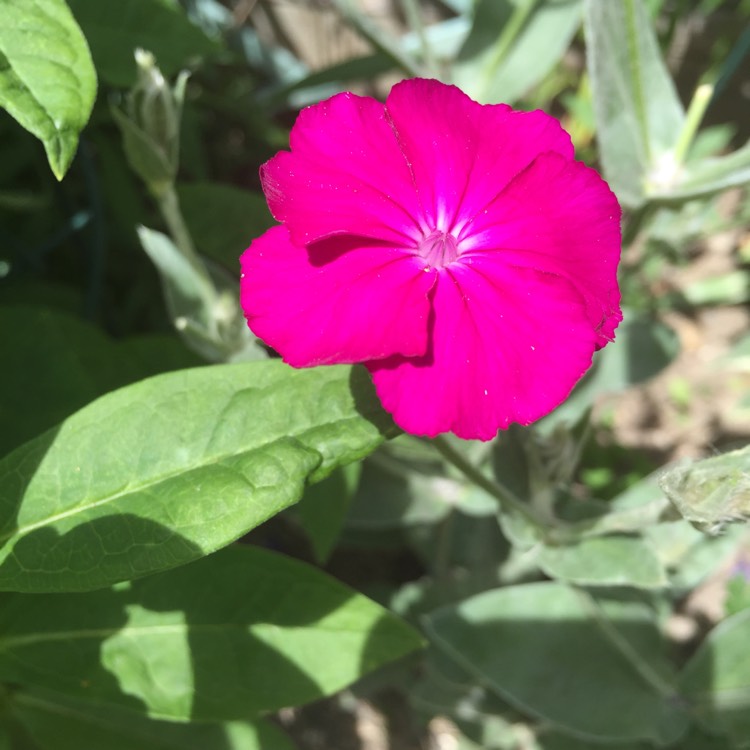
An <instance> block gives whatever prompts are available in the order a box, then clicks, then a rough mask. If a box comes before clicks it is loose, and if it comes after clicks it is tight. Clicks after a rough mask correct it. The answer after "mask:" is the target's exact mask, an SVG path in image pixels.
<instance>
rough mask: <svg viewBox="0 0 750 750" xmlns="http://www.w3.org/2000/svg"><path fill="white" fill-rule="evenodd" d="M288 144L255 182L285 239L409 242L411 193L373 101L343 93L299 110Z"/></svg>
mask: <svg viewBox="0 0 750 750" xmlns="http://www.w3.org/2000/svg"><path fill="white" fill-rule="evenodd" d="M290 145H291V149H292V150H291V153H290V152H289V151H282V152H280V153H279V154H277V155H276V156H275V157H273V158H272V159H271V160H270V161H268V162H266V163H265V164H264V165H263V166H262V167H261V181H262V184H263V191H264V192H265V194H266V199H267V200H268V206H269V208H270V209H271V213H272V214H273V215H274V217H275V218H276V220H277V221H279V222H283V223H284V224H286V226H287V227H288V229H289V231H290V233H291V236H292V241H293V242H295V243H296V244H299V245H303V244H307V243H308V242H313V241H315V240H319V239H323V238H325V237H330V236H332V235H335V234H343V233H348V234H357V235H361V236H365V237H373V238H377V239H382V240H386V241H388V242H394V243H396V244H400V245H402V246H403V245H404V243H406V244H407V245H408V246H411V247H413V246H414V245H415V243H416V240H417V239H418V238H419V237H420V236H421V235H420V232H419V230H418V228H417V221H418V219H417V215H416V214H417V210H418V202H417V197H416V193H415V190H414V185H413V182H412V177H411V174H410V172H409V169H408V166H407V164H406V161H405V160H404V157H403V154H402V153H401V151H400V150H399V147H398V143H397V141H396V138H395V136H394V133H393V130H392V129H391V126H390V124H389V122H388V120H387V119H386V117H385V110H384V108H383V105H382V104H381V103H379V102H377V101H375V100H374V99H371V98H369V97H361V96H355V95H354V94H348V93H346V94H338V95H336V96H334V97H332V98H331V99H328V100H327V101H324V102H321V103H320V104H315V105H313V106H311V107H307V108H306V109H304V110H302V112H300V115H299V117H298V118H297V121H296V122H295V124H294V127H293V128H292V133H291V137H290Z"/></svg>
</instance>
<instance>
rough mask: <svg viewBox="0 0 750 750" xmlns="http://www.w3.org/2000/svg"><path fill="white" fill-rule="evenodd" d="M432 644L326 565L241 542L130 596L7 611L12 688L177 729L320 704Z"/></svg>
mask: <svg viewBox="0 0 750 750" xmlns="http://www.w3.org/2000/svg"><path fill="white" fill-rule="evenodd" d="M420 646H421V639H420V637H419V635H418V634H417V633H416V632H415V631H414V630H413V629H412V628H411V627H409V626H407V625H406V624H405V623H403V622H401V621H400V620H399V619H397V618H396V617H395V616H393V615H391V614H390V613H388V612H387V611H386V610H385V609H383V608H382V607H381V606H379V605H377V604H375V603H374V602H372V601H370V600H369V599H367V598H365V597H364V596H362V595H361V594H358V593H356V592H354V591H352V590H351V589H349V588H348V587H346V586H344V585H343V584H341V583H339V582H338V581H335V580H334V579H332V578H330V577H329V576H327V575H325V574H324V573H321V572H320V571H318V570H317V569H315V568H313V567H311V566H309V565H306V564H304V563H301V562H298V561H295V560H292V559H289V558H287V557H284V556H283V555H279V554H277V553H273V552H268V551H266V550H262V549H259V548H257V547H249V546H242V545H235V546H233V547H230V548H229V549H226V550H223V551H221V552H219V553H217V554H216V555H212V556H211V557H208V558H206V559H204V560H201V561H200V562H197V563H195V564H193V565H189V566H183V567H181V568H178V569H176V570H173V571H170V572H168V573H164V574H162V575H158V576H151V577H149V578H145V579H141V580H140V581H136V582H134V583H133V584H132V585H130V586H129V587H122V586H120V587H117V588H116V589H110V590H103V591H97V592H92V593H88V594H66V595H55V594H47V595H35V596H28V595H22V594H16V595H9V596H7V597H6V598H5V600H4V603H3V608H2V612H1V613H0V678H2V679H4V680H6V681H11V682H14V683H16V684H19V685H22V686H25V687H30V688H44V689H46V690H50V691H53V692H55V693H61V694H63V695H65V696H67V697H69V698H71V699H78V700H86V701H87V702H89V703H90V704H92V708H93V707H98V706H114V707H118V706H119V707H120V708H122V709H125V710H127V711H128V712H134V713H136V714H140V715H144V714H145V715H149V716H151V717H153V718H162V719H171V720H176V721H188V720H191V719H193V720H200V721H223V720H233V719H238V718H248V717H252V716H253V715H256V714H258V713H263V712H267V711H273V710H277V709H279V708H281V707H284V706H296V705H300V704H303V703H307V702H309V701H311V700H315V699H317V698H321V697H323V696H325V695H329V694H331V693H333V692H335V691H337V690H340V689H341V688H343V687H345V686H346V685H348V684H350V683H351V682H353V681H354V680H356V679H358V678H359V677H361V676H362V675H364V674H367V673H368V672H370V671H372V670H373V669H376V668H377V667H379V666H381V665H383V664H385V663H387V662H390V661H392V660H394V659H397V658H400V657H401V656H403V655H405V654H408V653H410V652H412V651H414V650H415V649H417V648H419V647H420ZM264 750H265V749H264Z"/></svg>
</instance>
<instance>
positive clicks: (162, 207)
mask: <svg viewBox="0 0 750 750" xmlns="http://www.w3.org/2000/svg"><path fill="white" fill-rule="evenodd" d="M151 192H152V194H153V196H154V198H155V199H156V201H157V203H158V205H159V211H161V215H162V217H163V219H164V223H165V224H166V225H167V229H168V230H169V234H170V235H171V237H172V240H173V241H174V244H175V245H176V246H177V248H178V250H179V251H180V252H181V253H182V255H183V256H184V257H185V258H186V259H187V260H188V262H189V263H190V265H191V266H192V267H193V269H194V270H195V272H196V273H197V274H198V275H199V276H200V277H201V278H202V279H203V281H204V282H205V288H206V291H208V292H209V293H210V295H211V298H212V300H213V302H214V303H216V301H217V299H218V294H217V292H216V285H215V284H214V282H213V279H212V278H211V276H210V274H209V273H208V270H207V269H206V266H205V264H204V263H203V261H202V260H201V259H200V256H199V255H198V253H197V252H196V250H195V245H194V244H193V238H192V237H191V236H190V232H189V230H188V228H187V224H185V219H184V217H183V215H182V210H181V209H180V201H179V199H178V198H177V191H176V190H175V189H174V185H173V184H172V183H168V184H166V185H160V186H159V188H158V189H155V190H152V191H151Z"/></svg>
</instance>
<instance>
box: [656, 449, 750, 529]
mask: <svg viewBox="0 0 750 750" xmlns="http://www.w3.org/2000/svg"><path fill="white" fill-rule="evenodd" d="M659 484H660V485H661V488H662V489H663V490H664V494H665V495H666V496H667V497H668V498H669V499H670V500H671V501H672V503H673V504H674V506H675V507H676V508H677V510H678V511H679V512H680V513H681V514H682V516H683V517H684V518H686V519H687V520H688V521H690V523H692V524H694V525H695V526H696V527H697V528H699V529H701V530H703V531H708V532H716V531H718V530H720V529H721V528H722V527H723V526H724V525H725V524H727V523H733V522H736V521H747V520H748V519H750V446H746V447H745V448H742V449H741V450H736V451H730V452H729V453H725V454H723V455H721V456H714V457H713V458H707V459H704V460H703V461H695V462H692V463H689V462H688V463H682V464H677V465H676V466H673V467H672V468H670V469H668V470H667V471H665V472H664V473H663V474H662V475H661V477H660V478H659Z"/></svg>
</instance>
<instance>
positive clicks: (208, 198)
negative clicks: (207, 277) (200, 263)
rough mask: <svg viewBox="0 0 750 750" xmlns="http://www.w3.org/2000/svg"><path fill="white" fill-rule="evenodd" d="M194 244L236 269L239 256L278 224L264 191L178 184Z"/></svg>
mask: <svg viewBox="0 0 750 750" xmlns="http://www.w3.org/2000/svg"><path fill="white" fill-rule="evenodd" d="M177 194H178V196H179V198H180V205H181V207H182V212H183V214H184V216H185V222H186V223H187V225H188V229H189V230H190V235H191V236H192V238H193V242H194V243H195V247H196V248H197V250H198V252H199V253H201V255H207V256H208V257H209V258H212V259H213V260H216V261H218V262H220V263H223V264H224V265H225V266H226V267H227V268H229V269H231V270H232V271H234V272H236V271H237V269H238V268H239V262H240V260H239V259H240V255H241V254H242V253H243V252H244V251H245V249H246V248H247V247H248V245H249V244H250V243H251V242H252V240H254V239H255V238H256V237H260V235H261V234H263V232H265V231H266V229H268V228H269V227H271V226H273V224H275V222H274V220H273V217H272V216H271V214H270V212H269V210H268V206H267V205H266V200H265V198H264V197H263V195H262V194H261V193H251V192H250V191H249V190H241V189H240V188H236V187H232V186H230V185H221V184H219V183H214V182H193V183H189V184H181V185H178V186H177Z"/></svg>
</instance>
